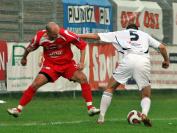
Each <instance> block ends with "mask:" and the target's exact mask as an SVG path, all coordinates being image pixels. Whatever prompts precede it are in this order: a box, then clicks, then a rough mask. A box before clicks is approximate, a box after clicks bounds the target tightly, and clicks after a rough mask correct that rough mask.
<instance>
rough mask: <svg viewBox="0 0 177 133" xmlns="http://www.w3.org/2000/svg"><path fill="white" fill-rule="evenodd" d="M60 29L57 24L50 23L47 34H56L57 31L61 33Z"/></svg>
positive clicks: (47, 26)
mask: <svg viewBox="0 0 177 133" xmlns="http://www.w3.org/2000/svg"><path fill="white" fill-rule="evenodd" d="M59 29H60V27H59V25H58V24H56V23H55V22H49V23H48V24H47V25H46V30H47V32H50V33H52V32H55V31H59Z"/></svg>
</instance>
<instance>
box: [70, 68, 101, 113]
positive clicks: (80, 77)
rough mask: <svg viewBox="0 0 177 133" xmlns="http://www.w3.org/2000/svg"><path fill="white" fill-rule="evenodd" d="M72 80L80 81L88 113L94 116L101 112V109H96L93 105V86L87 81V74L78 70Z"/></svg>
mask: <svg viewBox="0 0 177 133" xmlns="http://www.w3.org/2000/svg"><path fill="white" fill-rule="evenodd" d="M71 80H73V81H76V82H78V83H80V85H81V89H82V97H83V98H84V100H85V102H86V105H87V109H88V114H89V115H90V116H93V115H95V114H99V112H100V110H99V109H96V108H95V107H94V106H93V105H92V92H91V87H90V85H89V83H88V81H87V77H86V75H85V74H84V73H83V72H82V71H79V70H76V71H75V72H74V73H73V76H72V78H71Z"/></svg>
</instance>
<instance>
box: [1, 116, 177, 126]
mask: <svg viewBox="0 0 177 133" xmlns="http://www.w3.org/2000/svg"><path fill="white" fill-rule="evenodd" d="M151 120H152V121H172V120H177V117H174V118H155V119H151ZM106 121H108V122H116V121H126V119H107V120H106ZM88 122H94V121H91V120H80V121H66V122H62V121H53V122H52V121H51V122H41V123H40V122H28V123H16V124H14V123H12V124H10V123H0V127H7V126H46V125H65V124H81V123H88Z"/></svg>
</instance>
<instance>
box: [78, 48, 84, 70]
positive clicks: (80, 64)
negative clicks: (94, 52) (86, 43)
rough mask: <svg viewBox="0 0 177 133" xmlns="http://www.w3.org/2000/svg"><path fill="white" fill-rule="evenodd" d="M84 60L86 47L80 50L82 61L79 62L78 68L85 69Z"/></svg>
mask: <svg viewBox="0 0 177 133" xmlns="http://www.w3.org/2000/svg"><path fill="white" fill-rule="evenodd" d="M84 62H85V49H83V50H80V63H79V64H78V68H79V69H80V70H83V69H84V66H85V65H84Z"/></svg>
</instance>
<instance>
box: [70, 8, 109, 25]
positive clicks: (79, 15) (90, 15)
mask: <svg viewBox="0 0 177 133" xmlns="http://www.w3.org/2000/svg"><path fill="white" fill-rule="evenodd" d="M109 14H110V11H109V8H106V7H97V6H95V7H94V6H91V5H84V6H68V22H69V23H84V22H93V23H99V24H105V25H109V24H110V15H109Z"/></svg>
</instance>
